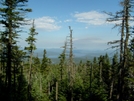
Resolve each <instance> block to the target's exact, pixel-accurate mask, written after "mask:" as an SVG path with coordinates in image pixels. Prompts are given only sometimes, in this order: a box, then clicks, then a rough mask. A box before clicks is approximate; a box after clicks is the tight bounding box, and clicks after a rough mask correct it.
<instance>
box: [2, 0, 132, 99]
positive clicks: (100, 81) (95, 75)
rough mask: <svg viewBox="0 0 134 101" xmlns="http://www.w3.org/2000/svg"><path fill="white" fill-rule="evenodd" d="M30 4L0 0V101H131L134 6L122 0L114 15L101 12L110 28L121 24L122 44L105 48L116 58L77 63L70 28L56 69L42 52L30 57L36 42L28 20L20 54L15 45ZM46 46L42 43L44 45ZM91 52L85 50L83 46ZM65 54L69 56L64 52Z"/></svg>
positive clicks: (102, 58) (22, 0) (26, 20)
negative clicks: (112, 23)
mask: <svg viewBox="0 0 134 101" xmlns="http://www.w3.org/2000/svg"><path fill="white" fill-rule="evenodd" d="M27 3H28V0H0V25H1V26H2V28H0V100H1V101H134V37H133V34H134V27H133V26H131V24H130V23H132V22H133V21H134V18H133V10H134V0H121V1H120V5H121V7H122V9H120V10H118V11H116V13H115V14H112V13H109V12H104V13H106V14H107V15H109V16H110V17H109V18H107V19H106V21H108V22H114V21H120V22H121V23H120V24H115V26H113V27H114V28H115V27H116V28H118V29H119V34H120V39H118V40H113V41H111V42H108V44H110V45H111V48H112V49H117V48H118V52H115V54H114V55H113V56H112V58H109V55H108V54H105V55H100V56H99V57H94V59H93V60H87V61H86V62H83V60H81V61H79V63H77V64H76V63H75V62H74V60H73V56H74V55H73V38H72V34H73V33H72V28H71V26H69V31H70V36H69V39H67V40H69V41H66V42H65V43H63V45H64V47H63V52H62V53H61V54H60V55H59V58H58V60H59V63H56V64H53V63H52V61H51V59H50V58H48V57H47V55H46V54H47V51H46V49H45V47H44V51H43V56H42V58H41V59H40V58H39V57H38V56H35V55H34V51H35V50H36V49H37V46H36V45H35V43H36V42H37V41H38V40H37V39H36V35H37V34H39V33H38V32H36V26H35V23H34V20H32V24H31V25H30V26H31V28H30V29H29V32H28V33H27V38H26V39H25V41H26V42H27V44H28V46H26V47H24V49H22V48H21V47H20V46H19V45H18V43H19V42H18V39H19V38H20V37H21V36H20V35H21V33H22V32H23V28H22V27H23V26H25V25H28V18H26V15H27V13H32V8H28V6H27ZM44 44H45V43H44ZM87 47H89V46H87ZM67 49H69V54H68V55H66V51H67Z"/></svg>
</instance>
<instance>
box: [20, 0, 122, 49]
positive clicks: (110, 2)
mask: <svg viewBox="0 0 134 101" xmlns="http://www.w3.org/2000/svg"><path fill="white" fill-rule="evenodd" d="M120 1H121V0H29V2H28V4H27V7H28V8H31V9H32V10H33V11H32V12H31V13H28V14H27V18H28V19H30V20H32V19H35V28H36V32H38V35H37V36H35V37H36V38H37V41H36V47H37V48H44V49H47V48H60V47H61V46H63V45H64V42H65V40H66V36H69V33H70V31H69V27H68V26H71V29H72V30H73V47H75V48H76V49H88V50H105V49H107V48H109V47H110V46H109V45H107V42H109V41H112V40H117V39H119V33H118V32H119V31H118V29H117V28H116V29H112V28H113V26H114V23H108V22H107V21H106V19H107V18H109V15H107V14H106V13H104V11H105V12H112V13H115V12H116V11H120V10H121V6H120V4H119V2H120ZM30 27H31V26H29V27H26V29H28V28H30ZM21 36H22V38H21V40H20V44H21V46H22V47H23V46H26V45H27V43H26V42H25V39H26V38H27V37H28V34H27V33H23V34H22V35H21Z"/></svg>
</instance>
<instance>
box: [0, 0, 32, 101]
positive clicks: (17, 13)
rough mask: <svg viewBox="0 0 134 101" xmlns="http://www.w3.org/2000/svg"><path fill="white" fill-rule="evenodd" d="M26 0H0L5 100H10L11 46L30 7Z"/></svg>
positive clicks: (14, 42)
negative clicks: (27, 5) (27, 6)
mask: <svg viewBox="0 0 134 101" xmlns="http://www.w3.org/2000/svg"><path fill="white" fill-rule="evenodd" d="M27 2H28V0H1V2H0V4H1V8H0V18H1V19H0V24H2V27H3V28H2V32H1V41H2V44H3V48H4V49H3V50H4V51H3V52H2V54H3V55H2V56H4V59H3V60H4V62H5V64H4V68H6V78H5V79H6V80H5V82H6V83H7V84H6V86H7V90H6V92H7V94H6V96H7V97H6V98H7V101H11V100H12V90H11V89H12V81H13V80H12V75H13V74H12V69H13V61H12V60H13V59H16V58H15V57H14V55H13V47H14V46H16V44H17V41H16V39H17V38H18V36H19V32H21V30H20V27H22V25H24V24H26V23H25V15H24V14H26V13H28V12H31V9H27V8H25V6H26V3H27Z"/></svg>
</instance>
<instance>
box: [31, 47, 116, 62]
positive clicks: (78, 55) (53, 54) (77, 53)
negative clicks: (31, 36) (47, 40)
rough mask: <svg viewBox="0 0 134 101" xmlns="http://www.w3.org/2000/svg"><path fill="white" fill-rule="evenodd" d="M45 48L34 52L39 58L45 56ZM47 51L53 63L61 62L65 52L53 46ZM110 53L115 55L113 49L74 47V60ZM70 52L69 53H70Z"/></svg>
mask: <svg viewBox="0 0 134 101" xmlns="http://www.w3.org/2000/svg"><path fill="white" fill-rule="evenodd" d="M43 50H44V49H41V48H39V49H37V50H36V51H35V52H34V55H35V56H38V57H39V58H43ZM46 51H47V57H48V58H50V59H51V60H52V62H53V63H57V62H59V58H58V57H59V56H60V54H61V53H62V52H63V49H60V48H51V49H46ZM106 53H107V54H109V56H112V55H113V53H114V52H113V50H84V49H74V50H73V54H74V61H75V62H78V61H80V60H83V61H86V60H92V59H93V58H94V57H99V56H100V55H105V54H106ZM68 54H69V53H68Z"/></svg>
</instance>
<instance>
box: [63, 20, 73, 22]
mask: <svg viewBox="0 0 134 101" xmlns="http://www.w3.org/2000/svg"><path fill="white" fill-rule="evenodd" d="M71 21H72V20H71V19H67V20H65V21H64V22H71Z"/></svg>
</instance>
